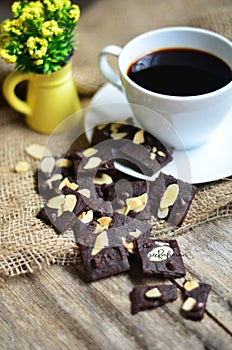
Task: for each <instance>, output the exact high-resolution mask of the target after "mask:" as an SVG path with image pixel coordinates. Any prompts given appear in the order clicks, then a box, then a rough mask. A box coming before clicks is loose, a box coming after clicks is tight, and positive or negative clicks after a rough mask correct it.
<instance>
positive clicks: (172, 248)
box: [136, 236, 186, 278]
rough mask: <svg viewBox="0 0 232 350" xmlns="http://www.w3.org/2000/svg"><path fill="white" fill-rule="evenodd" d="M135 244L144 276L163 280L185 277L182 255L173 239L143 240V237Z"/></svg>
mask: <svg viewBox="0 0 232 350" xmlns="http://www.w3.org/2000/svg"><path fill="white" fill-rule="evenodd" d="M136 242H137V249H138V254H139V257H140V260H141V264H142V270H143V272H144V273H145V274H147V275H158V276H160V277H165V278H179V277H183V276H185V274H186V272H185V267H184V263H183V260H182V254H181V252H180V249H179V246H178V243H177V241H176V240H175V239H172V240H159V239H149V240H144V237H143V236H141V237H139V238H138V239H137V241H136Z"/></svg>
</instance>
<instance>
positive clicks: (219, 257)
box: [177, 218, 232, 334]
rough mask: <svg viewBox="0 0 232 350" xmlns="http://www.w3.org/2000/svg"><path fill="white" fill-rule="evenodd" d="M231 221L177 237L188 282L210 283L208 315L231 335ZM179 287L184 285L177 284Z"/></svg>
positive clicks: (179, 281) (208, 224)
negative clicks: (191, 279) (189, 279)
mask: <svg viewBox="0 0 232 350" xmlns="http://www.w3.org/2000/svg"><path fill="white" fill-rule="evenodd" d="M231 230H232V225H231V218H224V219H220V220H217V221H213V222H209V223H207V224H204V225H203V226H198V227H196V228H195V229H194V230H193V231H191V232H189V233H188V234H186V235H182V236H179V237H178V241H179V244H180V247H181V251H182V253H183V255H184V256H183V259H184V264H185V266H186V268H187V270H188V275H187V277H188V278H195V279H197V280H199V281H201V282H205V283H209V284H210V285H211V286H212V290H211V292H210V294H209V298H208V302H207V311H208V314H209V315H210V316H211V317H213V318H215V319H216V320H217V321H218V323H219V324H221V325H223V327H225V329H227V330H228V332H230V333H231V334H232V313H231V306H232V279H231V261H232V249H231ZM177 282H178V283H179V285H183V281H181V280H177Z"/></svg>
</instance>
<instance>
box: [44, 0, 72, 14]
mask: <svg viewBox="0 0 232 350" xmlns="http://www.w3.org/2000/svg"><path fill="white" fill-rule="evenodd" d="M44 4H45V5H47V7H48V11H51V12H55V11H57V10H62V9H63V8H64V7H70V6H71V1H70V0H44Z"/></svg>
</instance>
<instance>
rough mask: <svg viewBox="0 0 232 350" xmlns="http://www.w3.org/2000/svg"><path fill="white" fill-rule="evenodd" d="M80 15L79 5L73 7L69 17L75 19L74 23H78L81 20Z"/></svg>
mask: <svg viewBox="0 0 232 350" xmlns="http://www.w3.org/2000/svg"><path fill="white" fill-rule="evenodd" d="M80 13H81V12H80V7H79V6H78V5H72V8H71V10H70V11H69V15H68V16H69V17H70V18H72V19H73V22H77V21H78V20H79V18H80Z"/></svg>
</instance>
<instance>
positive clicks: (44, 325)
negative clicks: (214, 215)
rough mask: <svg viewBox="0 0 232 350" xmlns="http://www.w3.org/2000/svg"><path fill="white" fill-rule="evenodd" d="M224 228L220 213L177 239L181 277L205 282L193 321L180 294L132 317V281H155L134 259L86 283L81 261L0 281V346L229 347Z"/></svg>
mask: <svg viewBox="0 0 232 350" xmlns="http://www.w3.org/2000/svg"><path fill="white" fill-rule="evenodd" d="M231 228H232V219H229V218H228V219H221V220H217V221H215V222H211V223H208V224H204V225H202V226H200V227H198V228H196V229H194V230H192V231H191V232H189V233H187V234H185V235H183V236H180V237H178V241H179V244H180V247H181V248H182V249H181V250H182V253H183V254H184V257H183V258H184V262H185V265H186V268H187V274H188V275H187V276H188V277H194V278H196V279H197V280H200V281H202V282H206V283H210V284H211V285H212V290H211V292H210V295H209V299H208V303H207V311H206V313H205V316H204V319H203V320H202V321H201V322H193V321H189V320H186V319H184V318H183V317H182V316H181V314H180V308H181V304H182V298H181V293H180V292H179V298H178V299H177V300H176V301H175V302H172V303H169V304H166V305H165V306H164V307H162V308H157V309H155V310H151V311H145V312H140V313H139V314H137V315H134V316H132V315H131V312H130V299H129V293H130V291H131V290H132V288H133V286H134V285H139V284H143V283H144V284H150V283H163V281H161V280H157V279H154V278H153V277H145V276H142V275H141V272H140V266H139V265H138V264H134V265H133V267H132V269H131V271H130V272H129V273H128V274H122V275H118V276H114V277H111V278H107V279H104V280H101V281H96V282H93V283H87V282H86V281H85V275H84V271H83V267H82V265H81V264H79V265H77V266H66V267H61V266H56V265H55V266H52V267H50V268H45V269H43V270H42V271H40V272H38V273H36V274H33V275H32V274H28V275H25V276H19V277H16V278H12V279H5V280H3V279H2V280H1V298H0V307H1V326H0V329H1V333H0V343H1V349H3V350H5V349H7V350H8V349H18V348H21V349H23V350H24V349H25V350H27V349H43V350H47V349H48V350H50V349H55V350H56V349H57V350H59V349H80V350H82V349H83V350H84V349H95V350H98V349H99V350H100V349H101V350H104V349H109V348H110V349H125V350H131V349H135V350H137V349H144V350H146V349H149V350H150V349H154V350H159V349H162V350H163V349H177V350H182V349H189V350H191V349H194V350H195V349H197V350H201V349H202V350H203V349H210V350H213V349H215V350H216V349H220V350H224V349H225V350H227V349H231V329H232V328H231V325H232V317H231V249H230V232H231ZM165 283H170V281H165ZM176 283H177V285H179V286H180V287H181V286H182V280H181V279H179V280H176Z"/></svg>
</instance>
